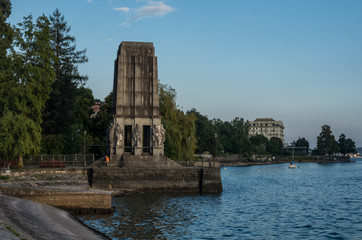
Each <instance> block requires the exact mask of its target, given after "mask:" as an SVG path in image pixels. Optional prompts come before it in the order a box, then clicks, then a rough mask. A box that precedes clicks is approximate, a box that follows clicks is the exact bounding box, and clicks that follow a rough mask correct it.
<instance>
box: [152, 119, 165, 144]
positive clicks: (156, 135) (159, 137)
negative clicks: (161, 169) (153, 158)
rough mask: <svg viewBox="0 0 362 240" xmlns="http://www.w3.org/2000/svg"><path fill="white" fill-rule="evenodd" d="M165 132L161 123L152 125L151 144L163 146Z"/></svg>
mask: <svg viewBox="0 0 362 240" xmlns="http://www.w3.org/2000/svg"><path fill="white" fill-rule="evenodd" d="M165 134H166V130H165V129H164V128H163V125H162V124H161V125H158V126H156V125H153V144H154V145H155V146H156V147H161V146H163V144H164V142H165V140H166V139H165Z"/></svg>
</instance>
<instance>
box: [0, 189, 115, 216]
mask: <svg viewBox="0 0 362 240" xmlns="http://www.w3.org/2000/svg"><path fill="white" fill-rule="evenodd" d="M0 193H1V194H4V195H8V196H13V197H18V198H22V199H26V200H31V201H35V202H40V203H43V204H47V205H51V206H54V207H59V208H62V209H66V210H70V211H73V212H75V213H108V212H111V211H112V194H111V193H94V192H76V191H57V190H54V189H37V188H29V187H28V188H25V187H8V186H6V187H5V186H1V187H0Z"/></svg>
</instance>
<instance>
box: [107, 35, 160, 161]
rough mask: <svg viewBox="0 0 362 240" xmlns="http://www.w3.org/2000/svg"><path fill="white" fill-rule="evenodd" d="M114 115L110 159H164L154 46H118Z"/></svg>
mask: <svg viewBox="0 0 362 240" xmlns="http://www.w3.org/2000/svg"><path fill="white" fill-rule="evenodd" d="M113 114H114V119H113V122H112V125H111V127H110V129H109V145H110V155H117V156H122V155H123V154H124V153H125V152H129V153H131V154H133V155H138V156H139V155H142V154H150V155H154V156H160V155H163V141H162V137H163V138H164V134H163V135H162V133H161V132H160V130H159V129H160V126H161V117H160V115H159V96H158V74H157V57H156V56H155V49H154V47H153V43H147V42H122V43H121V45H120V46H119V49H118V53H117V59H116V61H115V66H114V83H113ZM156 129H158V131H155V130H156ZM156 138H157V140H158V141H157V142H155V141H156ZM160 138H161V139H160ZM160 143H161V144H160ZM155 146H157V150H156V151H154V150H155V148H154V147H155Z"/></svg>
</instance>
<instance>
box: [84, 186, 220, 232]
mask: <svg viewBox="0 0 362 240" xmlns="http://www.w3.org/2000/svg"><path fill="white" fill-rule="evenodd" d="M112 204H113V205H114V206H116V212H115V213H114V214H113V215H103V216H100V215H95V216H89V215H84V216H80V218H81V219H82V220H83V221H84V222H86V223H88V224H89V225H91V226H92V227H94V228H96V229H97V230H98V231H101V232H104V233H105V234H106V235H107V236H109V237H111V238H114V239H169V238H170V237H171V236H183V238H191V237H192V236H191V235H190V232H189V231H188V229H189V228H192V227H193V226H194V225H195V223H197V221H199V219H200V216H201V215H204V214H205V216H203V217H202V218H201V219H204V218H208V217H209V216H207V215H208V214H209V213H208V212H206V213H205V212H204V213H202V212H201V211H203V209H205V207H206V206H205V205H208V207H210V205H211V206H214V207H215V206H216V205H220V199H219V196H218V195H187V196H185V195H175V194H173V195H162V194H150V193H144V194H134V195H130V196H124V197H115V198H113V203H112ZM210 217H211V216H210Z"/></svg>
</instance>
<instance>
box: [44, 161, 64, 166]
mask: <svg viewBox="0 0 362 240" xmlns="http://www.w3.org/2000/svg"><path fill="white" fill-rule="evenodd" d="M39 167H40V168H65V167H66V164H65V162H63V161H46V162H41V163H40V164H39Z"/></svg>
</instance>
